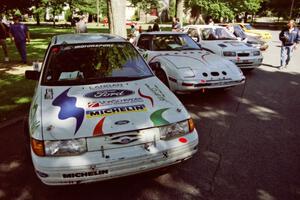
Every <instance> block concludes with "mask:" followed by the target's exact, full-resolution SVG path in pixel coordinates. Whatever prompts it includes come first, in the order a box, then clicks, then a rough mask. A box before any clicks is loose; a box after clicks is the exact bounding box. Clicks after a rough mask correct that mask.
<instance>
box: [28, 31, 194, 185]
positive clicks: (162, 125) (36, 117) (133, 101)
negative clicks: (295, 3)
mask: <svg viewBox="0 0 300 200" xmlns="http://www.w3.org/2000/svg"><path fill="white" fill-rule="evenodd" d="M108 39H109V40H108ZM114 43H116V44H118V45H120V44H122V45H123V44H124V45H127V43H128V42H126V41H125V40H124V39H122V38H120V37H117V36H112V35H105V34H101V35H100V34H80V35H62V36H56V37H55V38H54V39H53V40H52V43H51V44H50V46H49V48H48V50H47V53H46V59H45V62H44V63H43V66H42V67H41V71H40V73H41V77H40V78H39V79H38V84H37V88H36V91H35V95H34V97H33V101H32V104H31V108H30V113H29V119H28V129H29V130H28V133H29V135H30V138H31V148H30V149H31V157H32V161H33V165H34V168H35V171H36V174H37V176H38V177H39V179H40V180H41V181H42V182H43V183H45V184H47V185H69V184H79V183H87V182H94V181H102V180H106V179H112V178H117V177H122V176H128V175H132V174H136V173H141V172H146V171H149V170H154V169H158V168H161V167H166V166H169V165H173V164H176V163H179V162H181V161H184V160H186V159H188V158H190V157H191V156H192V155H193V154H194V153H196V151H197V146H198V134H197V131H196V129H195V128H193V129H192V124H191V123H192V121H191V117H190V115H189V113H188V112H187V110H186V109H185V107H184V106H183V105H182V104H181V102H180V101H179V100H178V99H177V97H176V96H175V95H174V94H173V93H172V92H171V91H170V90H169V89H168V88H167V87H166V86H165V85H163V84H162V83H161V82H160V81H159V80H158V79H157V77H155V76H154V75H153V73H152V72H151V70H150V69H149V68H148V67H147V69H148V70H149V71H150V72H151V74H152V75H151V76H149V77H146V78H142V79H138V80H134V81H113V82H109V81H108V82H101V83H93V84H77V85H68V84H62V85H58V84H56V85H52V84H47V80H48V79H51V77H49V76H48V75H46V73H47V70H46V69H45V68H47V63H48V62H51V61H47V60H48V59H50V58H49V56H50V52H51V51H52V52H54V53H52V54H55V53H56V52H55V51H60V50H57V49H59V48H61V49H62V48H68V45H72V47H73V48H75V49H76V48H79V49H80V48H86V46H87V45H91V47H93V46H97V45H103V48H106V47H107V46H109V45H114ZM63 44H64V45H65V46H62V47H60V46H59V45H63ZM128 45H130V46H131V48H132V49H133V51H134V52H136V50H135V49H134V48H133V46H132V45H131V44H129V43H128ZM101 48H102V46H101ZM136 55H138V57H140V59H141V60H142V61H143V59H142V58H141V56H140V55H139V54H138V52H136ZM50 57H51V56H50ZM68 62H71V59H69V60H68ZM143 62H144V61H143ZM144 63H145V62H144ZM145 66H147V65H146V64H145ZM29 73H35V72H33V71H29V72H28V74H29ZM72 74H74V72H72ZM67 75H68V76H69V75H70V76H71V74H67ZM26 76H27V78H28V76H29V75H26ZM61 76H62V75H60V77H61ZM43 77H46V79H45V80H46V82H44V81H45V80H44V78H43ZM186 123H188V127H189V128H191V129H189V131H188V132H186V131H187V128H186ZM181 127H184V129H181ZM167 128H168V129H167ZM170 128H171V129H170ZM173 128H174V129H173ZM169 129H170V130H169ZM164 131H169V132H164ZM176 131H177V132H178V133H180V134H176V135H172V134H173V133H174V134H175V133H177V132H176ZM162 133H168V134H169V133H170V134H171V135H167V136H166V135H162ZM36 143H37V144H39V145H40V146H41V148H40V150H41V153H36V152H39V149H38V147H39V146H36ZM64 148H65V149H66V148H70V150H65V149H64ZM59 151H61V152H62V153H61V154H58V153H57V152H59ZM47 152H48V153H47ZM49 152H50V153H49ZM70 152H77V153H73V154H71V153H70ZM38 154H39V155H38Z"/></svg>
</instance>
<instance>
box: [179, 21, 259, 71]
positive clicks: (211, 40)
mask: <svg viewBox="0 0 300 200" xmlns="http://www.w3.org/2000/svg"><path fill="white" fill-rule="evenodd" d="M184 32H186V33H188V34H189V36H191V37H192V38H193V39H194V40H195V41H197V42H199V43H200V44H201V45H202V46H203V47H204V48H206V49H209V50H210V51H212V52H213V53H215V54H218V55H220V56H223V57H224V58H226V59H228V60H230V61H232V62H233V63H235V64H236V65H237V66H239V67H240V68H248V69H254V68H256V67H259V66H260V65H261V63H262V61H263V56H262V54H261V51H260V50H259V49H257V48H255V47H252V45H250V44H247V43H244V42H242V41H239V40H237V38H236V37H235V36H234V35H233V34H232V33H231V32H229V31H228V29H226V28H225V27H222V26H212V25H188V26H186V27H184Z"/></svg>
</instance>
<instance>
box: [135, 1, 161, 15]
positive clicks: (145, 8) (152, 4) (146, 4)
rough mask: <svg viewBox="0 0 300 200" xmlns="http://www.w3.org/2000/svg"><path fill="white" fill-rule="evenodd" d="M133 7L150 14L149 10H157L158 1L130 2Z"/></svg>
mask: <svg viewBox="0 0 300 200" xmlns="http://www.w3.org/2000/svg"><path fill="white" fill-rule="evenodd" d="M130 1H131V3H132V4H133V5H134V6H137V7H138V8H140V9H141V10H143V11H144V12H145V13H150V11H151V8H153V7H155V8H159V0H130Z"/></svg>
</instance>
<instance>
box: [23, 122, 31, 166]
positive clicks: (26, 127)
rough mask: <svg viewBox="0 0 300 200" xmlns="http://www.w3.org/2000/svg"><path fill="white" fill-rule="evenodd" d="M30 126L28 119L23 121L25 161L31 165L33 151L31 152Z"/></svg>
mask: <svg viewBox="0 0 300 200" xmlns="http://www.w3.org/2000/svg"><path fill="white" fill-rule="evenodd" d="M29 134H30V133H29V125H28V117H24V119H23V142H24V144H23V149H24V161H25V162H26V163H29V162H30V161H31V150H30V136H29Z"/></svg>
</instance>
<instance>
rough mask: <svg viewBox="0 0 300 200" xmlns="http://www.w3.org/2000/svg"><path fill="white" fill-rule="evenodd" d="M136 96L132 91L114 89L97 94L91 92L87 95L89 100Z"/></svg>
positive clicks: (97, 92)
mask: <svg viewBox="0 0 300 200" xmlns="http://www.w3.org/2000/svg"><path fill="white" fill-rule="evenodd" d="M131 94H134V91H132V90H120V89H112V90H99V91H95V92H90V93H87V94H85V95H84V96H85V97H89V98H114V97H123V96H128V95H131Z"/></svg>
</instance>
